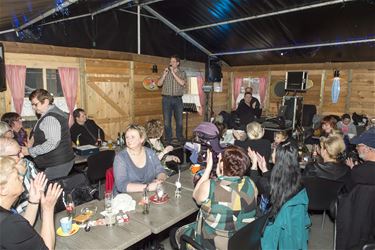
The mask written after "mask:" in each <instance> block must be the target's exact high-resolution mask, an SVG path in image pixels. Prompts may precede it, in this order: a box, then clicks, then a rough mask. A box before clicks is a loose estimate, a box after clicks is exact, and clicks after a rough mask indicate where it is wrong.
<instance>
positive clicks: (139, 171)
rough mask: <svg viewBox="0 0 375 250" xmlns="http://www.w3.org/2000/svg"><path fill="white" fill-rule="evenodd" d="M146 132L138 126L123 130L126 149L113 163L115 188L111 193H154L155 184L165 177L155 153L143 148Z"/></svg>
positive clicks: (133, 125)
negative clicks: (146, 191)
mask: <svg viewBox="0 0 375 250" xmlns="http://www.w3.org/2000/svg"><path fill="white" fill-rule="evenodd" d="M146 138H147V136H146V130H145V128H144V127H142V126H139V125H135V124H132V125H129V126H128V127H127V128H126V130H125V141H126V148H125V149H124V150H122V151H121V152H119V153H118V154H117V155H116V157H115V160H114V162H113V171H114V177H115V187H114V190H113V192H114V193H115V194H117V193H125V192H142V191H143V190H144V189H146V190H149V191H155V189H156V186H157V184H159V183H161V182H163V181H164V180H165V179H166V178H167V175H166V174H165V172H164V168H163V166H162V165H161V163H160V160H159V158H158V157H157V155H156V154H155V152H154V151H153V150H152V149H150V148H147V147H145V146H144V143H145V141H146Z"/></svg>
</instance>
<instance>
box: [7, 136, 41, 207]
mask: <svg viewBox="0 0 375 250" xmlns="http://www.w3.org/2000/svg"><path fill="white" fill-rule="evenodd" d="M0 156H10V157H12V158H13V159H14V160H15V161H16V162H19V161H21V160H23V161H24V162H25V166H26V168H24V169H18V174H19V175H22V176H23V187H24V192H23V193H22V194H21V196H20V198H19V200H18V202H17V203H16V204H15V206H14V207H15V209H16V210H17V212H18V213H23V212H25V211H26V208H27V205H28V198H29V190H30V183H31V179H35V178H36V176H37V174H38V171H37V170H36V169H35V166H34V163H33V162H32V161H30V160H28V159H24V158H23V157H24V155H23V154H22V148H21V147H20V145H19V144H18V142H17V141H16V140H14V139H9V138H0Z"/></svg>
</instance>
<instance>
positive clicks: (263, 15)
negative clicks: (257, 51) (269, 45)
mask: <svg viewBox="0 0 375 250" xmlns="http://www.w3.org/2000/svg"><path fill="white" fill-rule="evenodd" d="M351 1H355V0H334V1H329V2H324V3H317V4H312V5H306V6H301V7H296V8H292V9H287V10H280V11H275V12H270V13H266V14H261V15H254V16H249V17H243V18H238V19H233V20H229V21H224V22H218V23H212V24H207V25H201V26H196V27H191V28H186V29H182V30H181V31H180V32H187V31H192V30H200V29H207V28H211V27H216V26H221V25H226V24H232V23H238V22H244V21H249V20H255V19H260V18H264V17H270V16H277V15H281V14H286V13H291V12H297V11H301V10H308V9H313V8H319V7H325V6H329V5H334V4H339V3H345V2H351Z"/></svg>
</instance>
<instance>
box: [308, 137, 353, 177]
mask: <svg viewBox="0 0 375 250" xmlns="http://www.w3.org/2000/svg"><path fill="white" fill-rule="evenodd" d="M320 156H321V157H322V159H323V162H311V163H308V164H307V165H306V167H305V170H304V171H303V176H306V177H319V178H324V179H329V180H335V181H343V182H345V181H346V180H347V178H349V177H350V168H349V167H348V166H347V165H346V164H345V143H344V140H343V138H342V136H340V135H330V136H328V137H321V138H320Z"/></svg>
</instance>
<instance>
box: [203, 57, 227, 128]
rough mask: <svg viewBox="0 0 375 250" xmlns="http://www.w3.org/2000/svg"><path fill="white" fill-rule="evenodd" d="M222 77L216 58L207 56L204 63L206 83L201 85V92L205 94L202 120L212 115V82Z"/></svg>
mask: <svg viewBox="0 0 375 250" xmlns="http://www.w3.org/2000/svg"><path fill="white" fill-rule="evenodd" d="M221 78H223V74H222V73H221V65H220V62H219V59H218V58H212V57H209V58H208V62H207V64H206V83H205V84H204V85H203V92H204V93H205V94H206V103H205V112H204V120H205V121H210V118H211V117H212V116H213V113H214V112H213V99H214V98H213V85H214V82H220V81H221Z"/></svg>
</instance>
